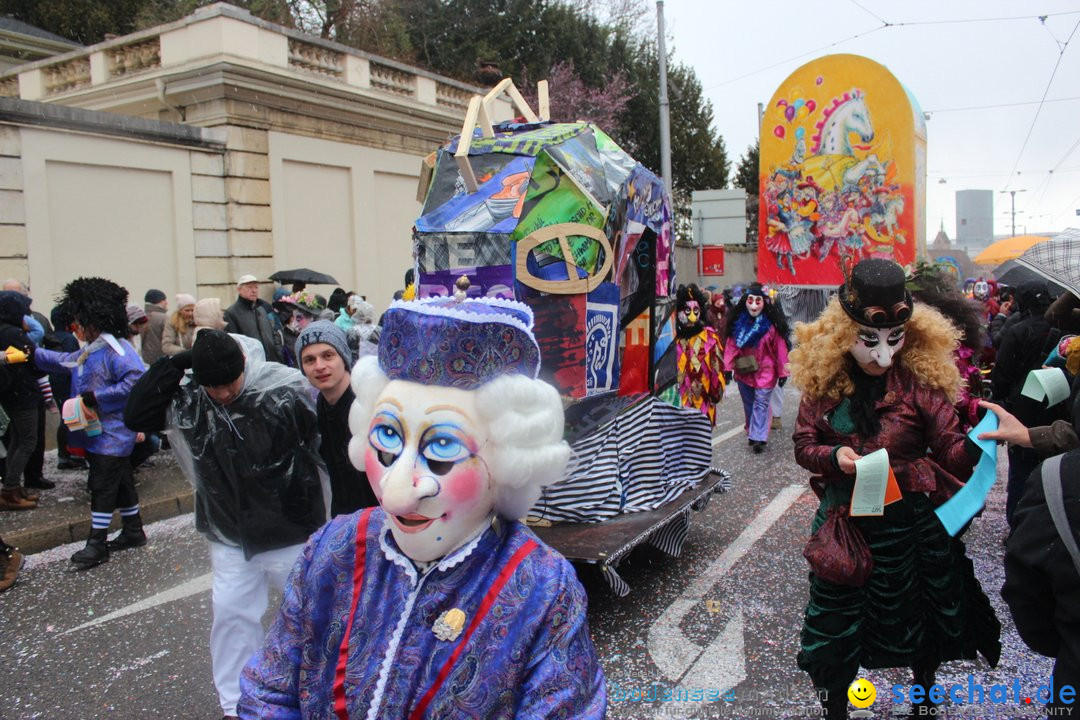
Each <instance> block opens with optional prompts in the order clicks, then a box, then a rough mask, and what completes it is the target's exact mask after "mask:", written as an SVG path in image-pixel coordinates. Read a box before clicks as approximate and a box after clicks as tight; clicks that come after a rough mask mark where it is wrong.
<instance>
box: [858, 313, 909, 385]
mask: <svg viewBox="0 0 1080 720" xmlns="http://www.w3.org/2000/svg"><path fill="white" fill-rule="evenodd" d="M902 347H904V326H903V325H897V326H895V327H891V328H872V327H867V326H866V325H859V330H858V335H857V336H856V338H855V344H854V345H852V346H851V356H852V357H853V358H855V362H857V363H858V364H859V368H860V369H861V370H862V371H863V372H864V373H866V374H867V375H875V376H876V375H884V374H885V371H886V370H888V369H889V368H890V367H891V366H892V364H893V358H894V357H895V356H896V354H897V353H898V352H900V348H902Z"/></svg>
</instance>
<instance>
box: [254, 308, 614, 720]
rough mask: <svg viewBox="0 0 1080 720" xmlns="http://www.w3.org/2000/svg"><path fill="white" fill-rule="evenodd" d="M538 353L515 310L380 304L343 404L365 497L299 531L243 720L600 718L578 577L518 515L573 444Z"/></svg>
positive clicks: (597, 671)
mask: <svg viewBox="0 0 1080 720" xmlns="http://www.w3.org/2000/svg"><path fill="white" fill-rule="evenodd" d="M539 366H540V352H539V348H538V346H537V344H536V340H535V338H534V337H533V334H532V311H531V310H530V309H529V308H528V307H527V306H525V305H522V304H520V303H516V302H512V301H508V300H495V299H488V298H483V299H463V300H461V301H458V300H455V299H443V298H433V299H430V300H420V301H416V302H407V303H406V302H395V303H394V304H393V305H391V307H390V309H389V310H387V312H386V314H385V316H384V325H383V331H382V335H381V339H380V343H379V351H378V356H367V357H364V358H361V360H360V361H359V362H358V363H357V365H356V368H355V369H354V370H353V375H352V383H353V389H354V391H355V393H356V400H355V402H354V405H353V408H352V411H351V414H350V417H349V426H350V428H351V429H352V432H353V438H352V441H351V442H350V445H349V455H350V458H351V459H352V462H353V464H355V465H357V467H364V468H366V470H367V476H368V479H369V481H370V482H371V486H372V490H373V491H374V493H375V496H376V498H377V499H378V501H379V507H377V508H369V509H367V510H361V511H359V512H357V513H354V514H352V515H343V516H338V517H337V518H336V519H334V520H332V521H331V522H330V523H329V524H328V525H326V526H324V527H323V528H322V529H321V530H319V531H318V532H316V533H315V535H313V536H312V538H311V539H310V540H309V542H308V544H307V546H306V547H305V549H304V552H303V555H302V557H301V559H300V561H299V562H298V563H297V565H296V567H295V569H294V571H293V575H292V578H291V579H290V582H289V585H288V586H287V587H286V589H285V595H284V599H283V602H282V608H281V611H280V613H279V615H278V618H277V620H276V621H275V622H274V625H273V627H272V628H271V630H270V633H269V635H268V636H267V640H266V644H265V647H264V648H263V650H262V651H260V652H259V653H257V654H256V656H255V657H254V658H253V659H252V661H251V662H250V663H249V664H248V667H247V668H246V669H245V671H244V675H243V677H242V679H241V689H242V692H243V697H242V699H241V702H240V707H239V711H240V717H243V718H253V719H254V718H260V719H265V718H270V719H274V718H328V717H337V718H364V717H377V718H380V720H387V719H392V720H397V719H399V718H400V719H404V718H436V717H437V718H488V717H515V718H546V717H567V718H583V719H585V720H590V719H593V718H595V719H599V718H602V717H603V716H604V710H605V706H606V695H605V689H604V677H603V672H602V670H601V668H600V664H599V660H598V658H597V656H596V652H595V650H594V648H593V645H592V641H591V640H590V638H589V630H588V623H587V621H586V617H585V612H586V598H585V593H584V590H583V588H582V587H581V584H580V583H579V582H578V580H577V576H576V574H575V572H574V569H573V568H572V567H571V566H570V564H569V563H568V562H567V561H566V559H565V558H563V557H562V556H561V555H559V554H558V553H556V552H555V551H554V550H552V549H551V548H549V547H548V546H546V545H544V544H543V543H542V542H541V541H540V540H538V539H537V537H536V536H535V535H534V534H533V533H532V532H531V531H530V530H528V529H527V528H526V527H525V526H524V525H523V524H522V523H521V522H519V521H518V519H517V518H520V517H523V516H524V515H525V513H526V512H528V510H529V508H530V507H531V506H532V505H533V504H534V503H535V501H536V500H537V498H538V497H539V496H540V491H541V488H542V487H543V486H544V485H546V484H549V483H551V482H554V481H556V480H558V479H560V478H561V477H562V473H563V470H564V468H565V466H566V462H567V460H568V458H569V453H570V448H569V446H568V445H567V444H566V443H565V442H564V441H563V439H562V435H563V408H562V401H561V400H560V398H559V395H558V392H557V391H556V390H555V389H554V388H553V387H552V386H551V385H548V384H547V383H545V382H543V381H541V380H538V379H536V375H537V372H538V370H539Z"/></svg>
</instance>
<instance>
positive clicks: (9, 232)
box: [0, 125, 30, 283]
mask: <svg viewBox="0 0 1080 720" xmlns="http://www.w3.org/2000/svg"><path fill="white" fill-rule="evenodd" d="M9 277H12V278H16V279H18V280H22V281H23V282H24V283H29V281H30V265H29V260H28V258H27V241H26V210H25V205H24V203H23V171H22V138H21V135H20V130H19V128H18V127H16V126H12V125H0V282H2V281H3V280H5V279H7V278H9Z"/></svg>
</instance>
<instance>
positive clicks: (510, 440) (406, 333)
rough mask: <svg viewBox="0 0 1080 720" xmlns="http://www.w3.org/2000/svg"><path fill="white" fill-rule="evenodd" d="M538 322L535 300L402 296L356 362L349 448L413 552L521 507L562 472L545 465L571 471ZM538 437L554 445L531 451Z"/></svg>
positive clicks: (437, 554) (433, 552)
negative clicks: (543, 373)
mask: <svg viewBox="0 0 1080 720" xmlns="http://www.w3.org/2000/svg"><path fill="white" fill-rule="evenodd" d="M532 326H533V317H532V311H531V310H530V309H529V308H528V307H527V306H525V305H522V304H520V303H516V302H513V301H508V300H498V299H492V298H464V297H463V298H462V299H446V298H431V299H428V300H419V301H415V302H395V303H393V304H392V305H391V306H390V309H389V310H387V312H386V315H385V316H384V320H383V331H382V334H381V337H380V339H379V354H378V358H377V364H376V358H370V357H369V358H363V359H361V361H360V362H359V363H357V365H356V368H354V370H353V376H352V382H353V390H354V391H355V392H356V401H355V402H354V404H353V408H352V410H351V411H350V416H349V427H350V428H351V430H352V434H353V437H352V440H350V442H349V457H350V459H351V460H352V462H353V464H354V465H356V466H357V467H361V468H364V469H365V470H366V471H367V475H368V480H369V481H370V482H371V486H372V489H373V490H374V492H375V495H376V497H377V498H378V500H379V504H380V505H381V506H382V509H383V511H384V512H385V514H386V517H387V520H386V524H387V526H388V527H389V529H390V531H391V532H392V533H393V536H394V540H395V541H396V543H397V546H398V547H399V548H400V549H401V551H402V552H403V553H405V555H407V556H408V557H409V558H411V559H412V560H413V561H414V562H417V563H430V562H433V561H435V560H438V559H440V558H442V557H444V556H446V555H447V554H448V553H451V552H453V551H454V550H456V549H458V548H459V547H461V546H462V545H465V544H466V543H468V542H469V541H470V540H471V539H472V538H474V537H476V536H477V535H479V534H480V533H481V532H483V531H484V530H485V529H486V528H487V527H489V526H490V520H491V518H492V517H493V516H494V515H495V514H496V513H500V514H503V515H506V516H507V517H508V518H510V519H515V518H519V517H522V516H523V515H524V513H525V512H526V511H527V510H528V509H529V506H531V504H532V503H533V502H535V500H536V497H538V496H539V494H540V487H541V486H542V484H546V483H547V482H551V481H552V479H553V478H547V476H546V474H545V472H543V471H542V469H543V468H544V467H550V468H551V469H552V471H553V473H554V474H555V475H556V476H558V475H559V474H561V473H562V470H563V467H565V463H566V455H565V454H562V453H561V451H559V450H558V448H559V447H565V448H566V450H565V452H566V454H568V453H569V448H568V447H566V444H565V442H563V441H562V428H563V425H562V417H563V410H562V402H561V400H560V399H559V397H558V394H557V393H556V392H555V390H554V388H552V387H551V386H550V385H547V384H546V383H544V382H542V381H540V380H537V379H536V376H537V373H538V371H539V368H540V349H539V346H538V345H537V343H536V338H535V337H534V336H533V334H532ZM515 388H516V389H515ZM536 393H539V394H536ZM543 408H546V410H543ZM538 412H540V413H543V412H546V413H547V421H546V422H541V421H539V420H538V419H537V418H538V417H539V415H538V414H537V413H538ZM549 436H550V437H549ZM538 445H539V446H545V445H554V446H557V447H556V451H555V453H554V454H543V453H542V454H541V455H530V453H532V452H533V451H534V450H538V449H539V448H538V447H537V446H538ZM528 448H531V449H528ZM527 449H528V450H527ZM511 457H512V458H513V461H510V460H509V459H508V458H511ZM526 457H533V458H534V459H533V460H532V461H527V460H526ZM537 458H539V459H537ZM549 458H552V459H551V460H550V461H549ZM558 458H561V460H560V461H559V462H555V459H558ZM530 467H531V468H532V469H531V470H530ZM541 480H543V481H544V482H543V483H542V484H538V483H541ZM534 481H535V482H534ZM530 483H532V484H530Z"/></svg>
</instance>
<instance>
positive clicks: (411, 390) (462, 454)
mask: <svg viewBox="0 0 1080 720" xmlns="http://www.w3.org/2000/svg"><path fill="white" fill-rule="evenodd" d="M487 441H488V431H487V427H486V426H485V424H484V423H483V421H482V420H481V419H480V415H479V413H478V412H477V410H476V400H475V393H473V392H470V391H467V390H461V389H458V388H453V387H441V386H426V385H421V384H419V383H414V382H408V381H405V380H393V381H391V382H390V383H389V384H388V385H387V386H386V388H385V389H384V390H383V392H382V393H381V394H380V395H379V397H378V399H377V400H376V402H375V409H374V416H373V417H372V419H371V424H370V426H369V429H368V438H367V448H366V451H365V454H364V465H365V468H366V470H367V475H368V479H369V481H370V482H371V487H372V489H373V490H374V491H375V496H376V497H377V498H378V500H379V504H380V505H381V506H382V508H383V510H384V511H385V512H386V515H387V517H388V518H389V521H390V522H389V524H390V531H391V532H392V533H393V534H394V540H395V541H397V544H398V547H399V548H401V550H402V552H404V553H405V554H406V555H408V556H409V557H410V558H412V559H413V560H415V561H417V562H431V561H434V560H438V559H439V558H442V557H443V556H445V555H447V554H448V553H450V552H453V551H454V550H456V549H457V548H459V547H461V546H462V545H464V544H465V543H466V542H468V541H469V540H471V539H472V538H473V537H475V536H476V535H477V534H478V533H479V532H480V531H481V530H482V529H483V528H484V527H485V526H486V524H487V523H488V521H489V520H490V518H491V516H492V514H493V512H494V507H495V486H494V482H493V481H492V478H491V474H490V472H489V471H488V463H487V462H486V460H485V458H484V452H485V448H487Z"/></svg>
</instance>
